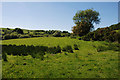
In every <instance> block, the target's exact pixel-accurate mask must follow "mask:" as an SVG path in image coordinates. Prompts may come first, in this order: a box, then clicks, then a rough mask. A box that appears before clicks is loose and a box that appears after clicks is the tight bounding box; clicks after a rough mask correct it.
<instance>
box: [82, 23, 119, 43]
mask: <svg viewBox="0 0 120 80" xmlns="http://www.w3.org/2000/svg"><path fill="white" fill-rule="evenodd" d="M82 39H83V40H86V41H89V40H94V41H109V42H115V41H116V42H118V43H120V23H118V24H114V25H111V26H109V27H105V28H98V29H97V30H95V31H93V32H89V33H88V34H87V35H85V36H83V37H82Z"/></svg>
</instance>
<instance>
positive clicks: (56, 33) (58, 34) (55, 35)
mask: <svg viewBox="0 0 120 80" xmlns="http://www.w3.org/2000/svg"><path fill="white" fill-rule="evenodd" d="M53 36H54V37H61V32H55V33H54V34H53Z"/></svg>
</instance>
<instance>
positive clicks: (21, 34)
mask: <svg viewBox="0 0 120 80" xmlns="http://www.w3.org/2000/svg"><path fill="white" fill-rule="evenodd" d="M0 32H1V33H0V34H2V35H1V36H0V37H1V39H2V40H6V39H16V38H31V37H68V36H70V33H69V32H68V31H59V30H48V31H47V30H46V31H45V30H23V29H20V28H15V29H9V28H4V29H1V31H0Z"/></svg>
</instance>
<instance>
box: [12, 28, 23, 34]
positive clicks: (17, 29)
mask: <svg viewBox="0 0 120 80" xmlns="http://www.w3.org/2000/svg"><path fill="white" fill-rule="evenodd" d="M13 32H17V33H18V34H23V30H22V29H20V28H15V29H14V30H13Z"/></svg>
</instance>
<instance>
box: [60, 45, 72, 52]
mask: <svg viewBox="0 0 120 80" xmlns="http://www.w3.org/2000/svg"><path fill="white" fill-rule="evenodd" d="M62 51H65V52H69V53H73V49H72V47H71V46H69V45H68V46H66V47H63V49H62Z"/></svg>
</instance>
